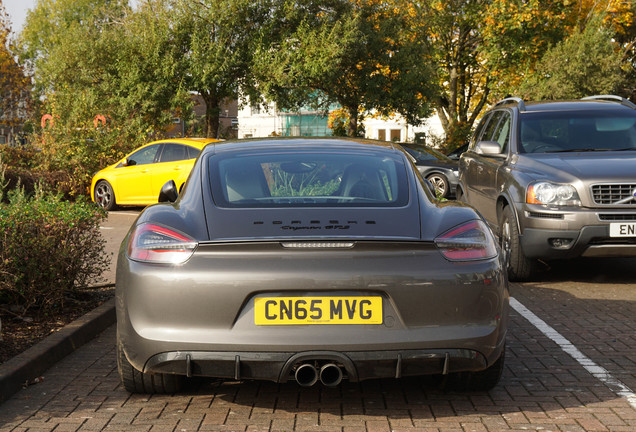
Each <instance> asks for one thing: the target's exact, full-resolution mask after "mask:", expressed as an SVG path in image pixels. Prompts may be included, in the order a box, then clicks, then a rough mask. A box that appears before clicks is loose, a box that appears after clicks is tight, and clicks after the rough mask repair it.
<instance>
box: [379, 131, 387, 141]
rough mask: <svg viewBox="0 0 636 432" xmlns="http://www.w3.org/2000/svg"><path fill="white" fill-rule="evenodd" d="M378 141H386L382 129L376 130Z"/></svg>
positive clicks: (384, 132)
mask: <svg viewBox="0 0 636 432" xmlns="http://www.w3.org/2000/svg"><path fill="white" fill-rule="evenodd" d="M378 139H379V140H380V141H386V131H385V130H384V129H378Z"/></svg>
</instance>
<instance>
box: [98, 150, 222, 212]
mask: <svg viewBox="0 0 636 432" xmlns="http://www.w3.org/2000/svg"><path fill="white" fill-rule="evenodd" d="M217 141H218V140H216V139H210V138H175V139H165V140H159V141H153V142H151V143H148V144H146V145H144V146H142V147H140V148H138V149H137V150H135V151H134V152H132V153H130V154H129V155H127V156H126V157H125V158H123V159H122V160H120V161H119V162H117V163H115V164H113V165H111V166H109V167H106V168H104V169H103V170H101V171H98V172H97V173H96V174H95V175H94V176H93V180H92V181H91V189H90V191H91V199H92V200H93V201H94V202H96V203H97V204H99V205H100V206H102V207H104V208H105V209H106V210H113V209H114V208H115V207H116V206H117V205H148V204H154V203H156V202H157V201H158V198H159V191H160V190H161V187H162V186H163V185H164V184H166V182H168V181H169V180H174V181H175V183H176V185H177V188H178V190H181V187H182V186H183V184H184V183H185V181H186V180H187V178H188V175H189V174H190V170H192V166H193V165H194V161H195V159H196V158H197V156H198V155H199V153H200V152H201V149H202V148H203V147H205V146H206V145H207V144H209V143H211V142H217Z"/></svg>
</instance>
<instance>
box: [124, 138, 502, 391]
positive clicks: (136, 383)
mask: <svg viewBox="0 0 636 432" xmlns="http://www.w3.org/2000/svg"><path fill="white" fill-rule="evenodd" d="M175 189H176V188H175V186H174V185H173V184H172V183H171V182H169V183H168V184H166V186H165V187H164V188H163V189H162V195H161V199H160V201H168V202H163V203H159V204H156V205H153V206H150V207H147V208H146V209H145V210H144V211H143V212H142V213H141V214H140V215H139V217H138V219H137V220H136V221H135V223H134V224H133V226H132V228H131V230H130V232H129V233H128V235H127V236H126V238H125V240H124V242H123V244H122V248H121V251H120V254H119V259H118V264H117V294H116V301H117V303H116V304H117V355H118V366H119V373H120V375H121V380H122V383H123V385H124V387H125V388H126V389H127V390H129V391H131V392H147V393H154V392H174V391H177V390H178V389H179V387H180V385H181V383H182V381H183V380H184V377H191V376H206V377H216V378H221V379H228V380H244V379H249V380H252V379H258V380H271V381H275V382H281V383H282V382H287V381H294V380H295V381H296V382H297V383H298V384H299V385H301V386H312V385H314V384H317V383H321V384H320V385H325V386H337V385H339V383H340V382H341V381H342V380H348V381H351V382H356V381H361V380H366V379H369V378H383V377H384V378H399V377H406V376H416V375H429V374H454V375H455V376H461V377H462V380H465V382H466V387H467V388H469V389H474V390H486V389H489V388H491V387H493V386H494V385H496V384H497V382H498V381H499V377H500V375H501V371H502V369H503V363H504V352H505V348H504V342H505V337H506V322H507V315H508V289H507V280H506V277H505V272H504V271H503V267H502V262H501V258H500V256H499V254H498V249H497V246H496V242H495V240H494V239H493V235H492V233H491V231H490V230H489V228H488V227H487V225H486V224H485V223H484V222H483V220H482V219H481V217H480V216H479V215H478V214H477V213H476V212H475V211H474V210H473V209H472V208H471V207H468V206H466V205H465V204H461V203H455V202H440V201H437V200H436V199H435V198H434V196H433V194H432V193H431V191H430V189H429V188H428V187H427V184H426V181H425V180H423V179H422V178H421V177H420V175H419V174H418V171H417V169H415V168H414V166H413V165H411V162H410V159H409V157H408V156H407V155H406V154H405V153H404V151H403V150H402V149H401V147H399V146H397V145H393V144H389V143H378V142H366V141H359V140H347V139H329V138H325V139H289V140H285V139H274V140H252V141H243V142H241V141H235V142H230V141H227V142H223V143H215V144H210V145H208V146H207V147H205V148H204V149H203V151H202V152H201V154H200V156H199V158H198V159H197V161H196V163H195V164H194V168H193V170H192V172H191V174H190V177H189V179H188V181H187V183H186V185H185V187H184V189H183V190H182V192H181V194H180V195H179V196H177V192H176V190H175ZM458 373H461V374H458Z"/></svg>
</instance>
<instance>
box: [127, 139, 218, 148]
mask: <svg viewBox="0 0 636 432" xmlns="http://www.w3.org/2000/svg"><path fill="white" fill-rule="evenodd" d="M219 141H220V140H218V139H214V138H166V139H160V140H157V141H151V142H149V143H147V144H144V145H143V146H141V147H147V146H149V145H153V144H163V143H173V144H185V145H189V146H192V147H196V148H199V149H200V148H203V147H205V146H206V145H207V144H210V143H213V142H219ZM141 147H139V148H141Z"/></svg>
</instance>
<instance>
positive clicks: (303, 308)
mask: <svg viewBox="0 0 636 432" xmlns="http://www.w3.org/2000/svg"><path fill="white" fill-rule="evenodd" d="M254 323H255V324H256V325H290V324H382V297H257V298H256V299H255V300H254Z"/></svg>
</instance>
